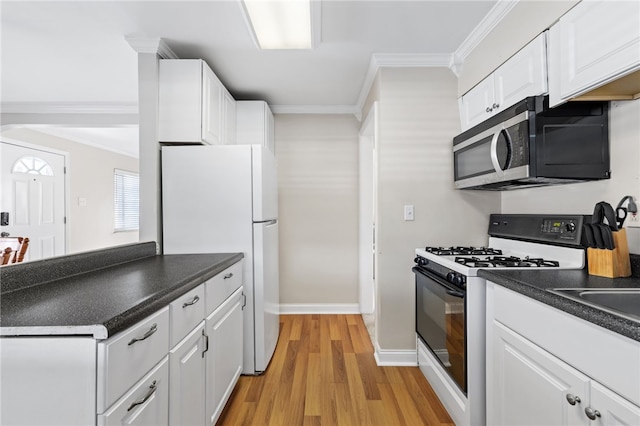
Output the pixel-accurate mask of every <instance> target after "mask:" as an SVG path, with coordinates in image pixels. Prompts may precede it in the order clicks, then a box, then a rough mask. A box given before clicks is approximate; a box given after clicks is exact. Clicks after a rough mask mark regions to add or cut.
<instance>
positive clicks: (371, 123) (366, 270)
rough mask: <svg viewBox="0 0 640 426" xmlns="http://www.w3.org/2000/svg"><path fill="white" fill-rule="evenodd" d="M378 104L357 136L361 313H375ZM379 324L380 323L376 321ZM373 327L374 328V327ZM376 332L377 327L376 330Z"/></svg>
mask: <svg viewBox="0 0 640 426" xmlns="http://www.w3.org/2000/svg"><path fill="white" fill-rule="evenodd" d="M378 114H379V112H378V102H374V103H373V105H372V107H371V109H370V110H369V113H368V114H367V117H366V118H365V119H364V121H363V122H362V126H361V127H360V132H359V134H358V159H359V172H358V179H359V185H358V192H359V203H358V204H359V208H358V209H359V213H358V214H359V220H358V223H359V233H358V265H359V267H358V287H359V303H360V312H361V313H363V314H371V313H374V314H375V313H376V311H378V309H376V303H377V286H376V280H375V276H376V274H377V273H376V268H377V265H376V262H375V257H376V256H375V241H376V234H377V230H376V226H375V219H376V218H375V216H376V213H375V212H376V198H377V197H376V176H377V171H376V169H377V158H376V155H377V150H376V146H377V144H378V141H377V138H378ZM374 317H377V314H376V315H374ZM374 322H375V323H377V319H374ZM375 323H374V327H375V325H376V324H375ZM376 329H377V327H376Z"/></svg>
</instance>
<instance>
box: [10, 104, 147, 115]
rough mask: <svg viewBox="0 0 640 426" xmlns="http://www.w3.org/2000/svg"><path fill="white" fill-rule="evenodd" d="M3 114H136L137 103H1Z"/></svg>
mask: <svg viewBox="0 0 640 426" xmlns="http://www.w3.org/2000/svg"><path fill="white" fill-rule="evenodd" d="M0 111H2V113H3V114H136V115H137V114H138V104H137V102H126V103H109V102H98V103H89V102H67V103H59V102H2V104H0Z"/></svg>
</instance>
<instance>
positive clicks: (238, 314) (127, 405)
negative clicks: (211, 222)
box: [0, 261, 244, 426]
mask: <svg viewBox="0 0 640 426" xmlns="http://www.w3.org/2000/svg"><path fill="white" fill-rule="evenodd" d="M242 281H243V274H242V261H240V262H237V263H236V264H234V265H231V266H230V267H228V268H227V269H225V270H223V271H221V272H220V273H219V274H217V275H216V276H214V277H212V278H211V279H209V280H208V281H206V282H203V283H202V284H201V285H199V286H198V287H196V288H194V289H193V290H191V291H189V292H188V293H186V294H184V295H182V296H181V297H179V298H177V299H176V300H175V301H173V302H172V303H171V304H169V306H166V307H164V308H162V309H160V310H158V311H157V312H155V313H153V314H151V315H149V316H148V317H147V318H145V319H143V320H142V321H140V322H138V323H137V324H134V325H133V326H131V327H129V328H127V329H126V330H123V331H121V332H119V333H117V334H115V335H113V336H111V337H109V338H108V339H106V340H102V341H97V340H96V339H94V338H93V337H67V336H50V337H3V338H2V339H0V377H1V380H0V403H1V405H0V425H7V426H9V425H11V426H14V425H45V424H46V425H64V426H67V425H96V424H97V425H100V426H109V425H125V424H126V425H154V426H160V425H169V424H171V425H176V426H186V425H200V426H204V425H209V424H210V425H213V424H215V422H216V421H217V419H218V417H219V416H220V413H221V412H222V409H223V408H224V406H225V404H226V402H227V401H228V399H229V396H230V395H231V392H232V391H233V388H234V387H235V385H236V383H237V381H238V378H239V376H240V373H241V372H242V367H243V359H244V357H243V349H244V348H243V342H244V338H243V312H242V309H243V301H244V294H243V287H242ZM203 299H205V300H203ZM170 342H177V343H175V344H171V345H170Z"/></svg>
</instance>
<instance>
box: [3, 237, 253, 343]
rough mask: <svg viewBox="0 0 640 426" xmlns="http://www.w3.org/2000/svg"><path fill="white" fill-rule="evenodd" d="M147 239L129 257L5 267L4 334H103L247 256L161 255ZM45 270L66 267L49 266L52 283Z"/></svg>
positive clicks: (100, 255)
mask: <svg viewBox="0 0 640 426" xmlns="http://www.w3.org/2000/svg"><path fill="white" fill-rule="evenodd" d="M144 244H147V245H146V246H144ZM144 244H139V245H130V246H126V247H125V246H123V247H122V249H123V250H129V252H130V251H131V250H132V249H133V250H137V251H138V253H139V255H138V256H133V257H131V256H128V257H127V260H128V261H124V262H123V260H122V258H120V257H119V253H120V252H119V251H118V250H117V249H116V250H113V249H111V251H109V250H105V251H96V252H91V253H90V255H86V254H81V255H70V256H65V257H63V258H58V259H56V260H51V261H37V262H26V263H24V264H21V265H20V267H19V268H18V265H15V267H14V265H12V266H10V267H3V269H2V271H0V273H1V274H2V275H0V279H2V281H3V282H2V293H1V294H0V326H1V327H0V335H2V336H21V335H92V336H93V337H94V338H96V339H105V338H107V337H109V336H112V335H114V334H115V333H117V332H119V331H122V330H124V329H126V328H128V327H130V326H131V325H134V324H135V323H137V322H138V321H140V320H142V319H144V318H145V317H147V316H148V315H150V314H152V313H154V312H155V311H157V310H159V309H161V308H163V307H165V306H167V305H168V304H169V303H170V302H172V301H173V300H175V299H176V298H178V297H180V296H181V295H183V294H184V293H186V292H188V291H189V290H191V289H193V288H195V287H197V286H198V285H199V284H201V283H202V282H204V281H206V280H207V279H209V278H211V277H213V276H214V275H216V274H218V273H220V272H221V271H223V270H224V269H226V268H228V267H229V266H231V265H233V264H234V263H236V262H238V261H240V260H241V259H242V258H243V257H244V256H243V254H242V253H227V254H184V255H164V256H163V255H156V254H155V243H144ZM149 244H153V246H150V245H149ZM140 247H142V252H140V250H141V249H140ZM104 253H107V254H106V255H105V254H104ZM127 254H128V255H129V254H130V253H127ZM110 259H112V260H113V261H111V260H110ZM131 259H133V260H131ZM47 262H48V263H47ZM83 265H84V266H83ZM5 268H11V269H5ZM47 269H49V271H53V270H55V271H60V270H64V273H62V272H61V273H58V274H56V273H53V272H50V274H49V275H50V276H49V278H50V277H51V276H53V278H54V279H53V280H48V281H46V278H44V277H45V275H46V274H45V273H44V271H46V270H47Z"/></svg>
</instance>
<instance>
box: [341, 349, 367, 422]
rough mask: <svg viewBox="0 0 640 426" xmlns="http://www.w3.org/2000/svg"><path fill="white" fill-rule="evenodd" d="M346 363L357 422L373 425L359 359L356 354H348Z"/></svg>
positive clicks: (345, 358) (352, 405)
mask: <svg viewBox="0 0 640 426" xmlns="http://www.w3.org/2000/svg"><path fill="white" fill-rule="evenodd" d="M344 364H345V367H346V369H347V378H348V381H349V392H350V395H351V408H352V410H353V411H354V413H355V414H356V420H357V421H358V423H357V424H359V425H373V424H374V423H373V421H372V419H371V417H370V416H369V410H368V409H367V398H366V393H365V391H364V386H363V383H362V377H361V376H360V369H359V368H358V360H357V359H356V354H346V355H345V357H344Z"/></svg>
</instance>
